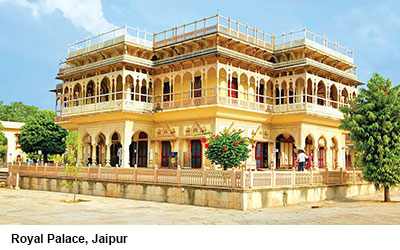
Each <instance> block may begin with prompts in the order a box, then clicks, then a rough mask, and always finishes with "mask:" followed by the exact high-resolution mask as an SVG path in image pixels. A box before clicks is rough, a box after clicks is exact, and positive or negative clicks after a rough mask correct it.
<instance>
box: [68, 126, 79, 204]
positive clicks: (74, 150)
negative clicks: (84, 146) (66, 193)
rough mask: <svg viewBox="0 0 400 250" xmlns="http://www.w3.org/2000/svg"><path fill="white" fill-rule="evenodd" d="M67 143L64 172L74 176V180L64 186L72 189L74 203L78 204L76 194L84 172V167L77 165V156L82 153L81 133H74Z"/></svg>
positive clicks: (69, 136) (70, 135) (70, 134)
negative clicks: (80, 175)
mask: <svg viewBox="0 0 400 250" xmlns="http://www.w3.org/2000/svg"><path fill="white" fill-rule="evenodd" d="M65 143H66V144H67V159H66V163H67V164H66V165H65V166H64V171H65V172H67V173H68V174H69V175H72V176H73V177H74V179H73V180H72V181H67V182H66V183H65V184H64V186H66V187H68V188H70V189H72V190H73V192H74V199H73V202H74V203H75V202H76V193H77V188H78V184H79V183H78V175H79V172H80V171H81V170H82V165H81V164H77V155H78V154H79V153H80V152H81V141H80V140H79V133H78V132H77V131H72V132H71V133H69V135H68V136H67V137H66V138H65Z"/></svg>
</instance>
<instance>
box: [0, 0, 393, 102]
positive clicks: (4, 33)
mask: <svg viewBox="0 0 400 250" xmlns="http://www.w3.org/2000/svg"><path fill="white" fill-rule="evenodd" d="M217 10H219V13H220V14H221V15H223V16H227V17H228V16H230V17H231V18H232V19H234V20H239V22H241V23H244V24H249V26H251V27H256V28H257V29H258V30H262V31H265V32H266V33H269V34H274V35H280V34H282V33H287V32H290V31H296V30H300V29H303V28H304V27H306V28H307V29H308V30H311V31H315V32H316V33H317V34H319V35H322V36H326V37H327V38H328V39H329V40H332V41H337V42H339V43H340V44H341V45H343V46H346V47H348V48H350V49H353V50H354V51H355V65H356V66H357V76H358V79H359V80H360V81H361V82H364V83H367V82H368V79H370V78H371V76H372V74H373V73H375V72H377V73H380V74H381V75H382V76H383V77H385V78H390V79H392V81H393V83H394V84H396V85H397V84H399V83H400V70H399V65H400V50H399V49H400V35H399V34H400V4H399V2H398V0H393V1H384V0H382V1H376V0H375V1H368V0H364V1H356V0H354V1H340V0H336V1H325V0H318V1H307V0H304V1H297V0H293V1H291V0H282V1H277V0H273V1H270V0H268V1H267V0H264V1H254V0H246V1H243V0H239V1H237V0H230V1H226V0H221V1H215V0H214V1H209V0H203V1H189V0H183V1H174V0H164V1H162V0H157V1H151V0H147V1H143V0H141V1H139V0H103V1H100V0H86V1H85V0H36V1H33V0H0V59H1V60H0V76H1V80H0V101H3V102H4V103H6V104H9V103H11V102H14V101H22V102H23V103H25V104H27V105H35V106H37V107H39V108H40V109H51V110H54V106H55V100H54V93H50V92H49V90H50V89H54V88H55V86H56V85H57V84H58V83H60V81H59V80H57V79H55V77H56V75H57V72H58V63H59V61H60V60H65V57H66V55H67V45H68V43H74V42H75V41H77V40H78V41H80V40H83V39H85V38H86V37H90V36H95V35H97V34H99V33H101V32H104V31H108V30H111V29H113V28H114V27H119V26H123V25H125V24H127V25H129V26H133V27H139V28H141V29H146V30H147V31H150V32H160V31H163V30H164V29H169V28H171V27H173V26H175V25H177V26H179V25H182V24H183V23H185V22H186V23H188V22H191V21H193V20H194V19H200V18H204V17H205V16H207V17H208V16H212V15H215V14H216V13H217Z"/></svg>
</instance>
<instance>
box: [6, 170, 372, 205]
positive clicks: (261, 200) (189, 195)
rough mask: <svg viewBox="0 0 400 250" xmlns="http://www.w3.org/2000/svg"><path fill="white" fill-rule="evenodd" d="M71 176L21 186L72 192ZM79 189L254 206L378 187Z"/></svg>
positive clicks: (109, 184) (29, 179)
mask: <svg viewBox="0 0 400 250" xmlns="http://www.w3.org/2000/svg"><path fill="white" fill-rule="evenodd" d="M14 178H15V177H14ZM68 179H70V178H68V177H55V178H48V177H38V176H35V177H34V176H21V177H20V180H19V186H20V187H21V188H23V189H32V190H43V191H54V192H64V193H70V190H69V189H68V188H66V187H63V185H62V184H63V183H64V182H66V181H67V180H68ZM14 183H15V182H14ZM78 193H79V194H84V195H95V196H105V197H115V198H126V199H135V200H146V201H158V202H169V203H176V204H187V205H198V206H208V207H216V208H229V209H238V210H252V209H260V208H267V207H280V206H287V205H294V204H299V203H303V202H317V201H322V200H329V199H337V198H345V197H352V196H357V195H368V194H372V193H375V188H374V186H373V185H372V184H367V183H360V184H337V185H318V186H307V187H305V186H303V187H279V188H263V189H234V188H223V187H221V188H218V187H204V186H193V185H191V186H185V185H176V184H159V183H157V184H151V183H132V182H127V181H125V182H124V181H107V180H83V181H82V182H81V184H80V187H79V192H78Z"/></svg>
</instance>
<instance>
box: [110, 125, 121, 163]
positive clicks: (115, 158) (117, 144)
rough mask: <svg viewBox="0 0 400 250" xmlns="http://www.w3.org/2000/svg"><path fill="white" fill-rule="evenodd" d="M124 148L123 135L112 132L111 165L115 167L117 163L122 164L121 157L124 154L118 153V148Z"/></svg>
mask: <svg viewBox="0 0 400 250" xmlns="http://www.w3.org/2000/svg"><path fill="white" fill-rule="evenodd" d="M120 148H122V145H121V137H120V136H119V134H118V133H117V132H115V133H114V134H112V136H111V148H110V165H111V166H113V167H115V165H117V164H118V165H119V166H121V162H120V160H122V159H120V157H122V155H120V156H119V155H118V150H119V149H120Z"/></svg>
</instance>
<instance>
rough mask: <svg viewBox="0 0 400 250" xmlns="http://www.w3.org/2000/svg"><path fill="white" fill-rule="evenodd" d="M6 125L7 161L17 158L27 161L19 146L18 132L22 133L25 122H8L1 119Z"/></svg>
mask: <svg viewBox="0 0 400 250" xmlns="http://www.w3.org/2000/svg"><path fill="white" fill-rule="evenodd" d="M0 123H1V124H2V125H3V127H4V131H3V132H4V135H5V136H6V138H7V156H6V159H7V162H15V161H17V159H20V160H21V161H25V159H26V156H25V153H24V152H22V150H21V149H20V148H17V139H18V138H17V136H16V135H17V134H20V133H21V130H20V129H21V127H22V126H23V125H24V123H23V122H6V121H0ZM18 156H19V157H18Z"/></svg>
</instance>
